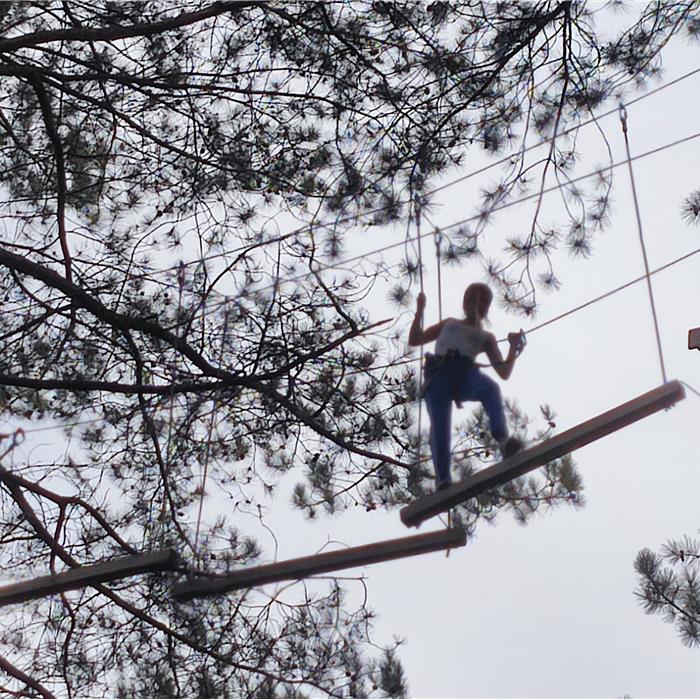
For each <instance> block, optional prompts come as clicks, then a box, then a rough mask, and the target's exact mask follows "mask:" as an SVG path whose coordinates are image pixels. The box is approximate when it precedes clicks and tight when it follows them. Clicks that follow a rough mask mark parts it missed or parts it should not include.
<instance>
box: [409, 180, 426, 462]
mask: <svg viewBox="0 0 700 700" xmlns="http://www.w3.org/2000/svg"><path fill="white" fill-rule="evenodd" d="M411 201H413V202H414V215H415V219H416V237H417V240H418V280H419V282H420V293H421V294H424V291H423V248H422V246H421V240H422V236H421V230H420V224H421V205H420V201H419V199H418V198H417V197H416V198H415V200H414V198H413V188H411ZM409 221H410V216H409ZM424 314H425V309H423V311H421V318H420V330H421V333H422V332H423V316H424ZM419 348H420V349H419V353H420V354H419V357H420V363H419V365H418V448H417V451H418V462H420V461H421V457H422V455H421V452H422V449H423V344H422V343H421V345H420V346H419Z"/></svg>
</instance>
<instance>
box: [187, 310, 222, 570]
mask: <svg viewBox="0 0 700 700" xmlns="http://www.w3.org/2000/svg"><path fill="white" fill-rule="evenodd" d="M227 332H228V309H226V310H225V311H224V328H223V335H222V338H221V348H220V350H219V364H221V363H222V361H223V357H224V347H225V345H226V334H227ZM217 393H218V392H214V397H213V399H212V406H211V420H210V421H209V430H208V431H207V447H206V452H205V453H204V473H203V474H202V484H201V486H200V489H201V493H200V494H199V508H198V511H197V527H196V529H195V533H194V553H195V557H197V559H199V558H200V556H199V529H200V526H201V524H202V509H203V507H204V491H205V489H206V487H207V476H208V473H209V456H210V454H211V436H212V434H213V433H214V424H215V422H216V399H217Z"/></svg>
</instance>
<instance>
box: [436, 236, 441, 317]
mask: <svg viewBox="0 0 700 700" xmlns="http://www.w3.org/2000/svg"><path fill="white" fill-rule="evenodd" d="M441 247H442V233H440V231H439V229H437V228H436V229H435V263H436V265H437V282H438V316H439V320H440V321H442V258H441V250H440V249H441Z"/></svg>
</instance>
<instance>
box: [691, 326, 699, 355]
mask: <svg viewBox="0 0 700 700" xmlns="http://www.w3.org/2000/svg"><path fill="white" fill-rule="evenodd" d="M688 350H700V328H691V329H690V330H689V331H688Z"/></svg>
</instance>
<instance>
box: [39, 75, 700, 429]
mask: <svg viewBox="0 0 700 700" xmlns="http://www.w3.org/2000/svg"><path fill="white" fill-rule="evenodd" d="M697 73H700V68H697V69H694V70H693V71H690V72H688V73H686V74H684V75H683V76H680V77H679V78H676V79H675V80H673V81H670V82H669V83H666V84H664V85H662V86H660V87H659V88H656V89H654V90H652V91H649V92H647V93H645V94H644V95H641V96H639V97H637V98H634V99H633V100H630V101H628V103H627V104H628V105H631V104H634V103H636V102H639V101H640V100H643V99H645V98H646V97H649V96H651V95H653V94H656V93H658V92H660V91H661V90H664V89H666V88H667V87H670V86H672V85H675V84H677V83H678V82H680V81H682V80H685V79H686V78H689V77H691V76H693V75H695V74H697ZM618 110H619V108H615V109H613V110H609V111H608V112H605V113H603V114H602V115H598V116H597V117H595V118H591V119H590V120H588V121H586V122H583V123H582V124H580V125H578V126H577V127H574V128H572V129H569V130H566V131H564V132H562V134H561V135H564V134H566V133H569V132H570V131H572V130H574V129H576V128H581V126H585V125H587V124H589V123H592V122H593V121H595V120H597V119H600V118H603V117H606V116H609V115H610V114H613V113H614V112H615V111H618ZM698 137H700V132H696V133H694V134H691V135H689V136H686V137H683V138H681V139H677V140H675V141H672V142H669V143H666V144H663V145H662V146H659V147H656V148H653V149H651V150H649V151H646V152H643V153H640V154H638V155H635V156H631V155H630V153H629V151H628V157H627V159H625V160H621V161H619V162H617V163H613V164H610V165H608V166H605V167H603V168H597V169H596V170H594V171H592V172H589V173H587V174H585V175H582V176H579V177H577V178H573V179H572V180H570V181H569V182H568V183H565V184H557V185H555V186H552V187H550V188H545V189H543V190H542V191H541V192H537V193H533V194H530V195H525V196H523V197H521V198H518V199H517V200H512V201H509V202H506V203H504V204H502V205H499V206H497V207H494V209H493V210H492V211H493V212H494V213H496V212H499V211H502V210H504V209H507V208H509V207H511V206H516V205H518V204H521V203H523V202H526V201H528V200H530V199H532V198H534V197H537V196H540V194H547V193H550V192H552V191H556V190H559V189H562V188H563V187H565V186H569V185H571V184H575V183H576V182H580V181H582V180H584V179H587V178H589V177H593V176H595V175H598V174H599V173H601V172H606V171H611V170H613V169H615V168H618V167H620V166H621V165H625V164H628V165H630V164H631V163H632V162H634V161H636V160H640V159H642V158H646V157H648V156H651V155H655V154H657V153H660V152H662V151H664V150H666V149H669V148H673V147H675V146H678V145H681V144H684V143H687V142H689V141H691V140H693V139H696V138H698ZM546 142H547V140H545V141H543V142H540V143H537V144H534V145H532V146H530V147H528V148H527V149H525V150H530V149H533V148H536V147H538V146H540V145H542V144H543V143H546ZM511 157H512V156H509V157H508V158H507V159H501V160H500V161H497V162H495V163H492V164H489V165H488V166H485V167H484V168H480V169H478V170H475V171H473V172H471V173H469V174H467V175H465V176H462V177H460V178H457V179H456V180H453V181H451V182H450V183H446V184H445V185H441V186H439V187H437V188H434V189H432V190H430V191H429V192H428V194H434V193H436V192H439V191H442V190H444V189H446V188H447V187H451V186H453V185H455V184H458V183H460V182H463V181H465V180H466V179H468V178H470V177H473V176H475V175H477V174H481V173H483V172H485V171H486V170H488V169H490V168H493V167H496V166H497V165H499V164H502V163H504V162H506V160H508V159H510V158H511ZM373 211H381V209H378V210H373ZM371 213H373V212H372V211H370V212H365V213H363V214H359V215H353V216H349V217H345V219H339V220H336V222H334V223H335V224H338V223H342V222H348V221H352V220H357V219H359V218H362V216H366V215H368V214H371ZM478 217H479V215H478V214H477V215H474V216H471V217H468V218H466V219H463V220H460V221H457V222H453V223H451V224H448V225H446V226H443V227H441V231H442V232H444V231H448V230H450V229H453V228H457V227H459V226H463V225H464V224H466V223H469V222H471V221H474V220H476V219H477V218H478ZM316 225H318V224H316ZM313 226H314V224H311V225H309V226H306V227H301V228H299V229H296V230H295V231H293V232H290V233H287V234H284V235H282V236H278V237H276V238H275V239H270V240H269V241H265V244H267V243H272V242H275V241H279V242H281V241H283V240H286V239H288V238H290V237H292V236H294V235H298V234H299V233H300V232H303V231H304V230H305V229H307V228H309V229H310V228H312V227H313ZM431 233H432V235H435V231H433V232H430V233H422V232H421V231H420V230H418V231H417V235H416V236H415V237H414V238H413V239H409V240H413V241H415V242H417V243H419V244H420V241H421V240H422V238H423V237H424V236H428V235H431ZM404 244H405V241H404V242H400V243H392V244H388V245H386V246H382V247H380V248H376V249H374V250H372V251H368V252H365V253H363V254H361V255H357V256H353V257H350V258H347V259H345V260H343V261H339V262H336V263H332V264H328V265H325V264H322V263H320V264H319V267H321V269H323V270H325V269H334V268H337V267H339V266H341V265H347V264H349V263H352V262H356V261H358V260H361V259H363V258H365V257H367V256H370V255H376V254H378V253H383V252H386V251H388V250H392V249H394V248H396V247H398V246H400V245H404ZM259 245H261V244H255V243H253V244H248V245H245V246H241V247H239V248H236V249H233V250H231V251H226V252H224V253H218V254H214V255H212V256H204V257H202V258H201V259H198V260H196V261H192V262H190V263H186V262H180V263H178V265H177V266H173V268H166V269H164V270H159V271H157V274H161V273H165V272H167V271H169V270H172V269H181V268H182V267H186V266H188V265H191V264H202V262H205V261H208V260H211V259H213V258H215V257H222V256H224V255H229V254H233V253H235V252H240V251H242V250H245V249H247V248H251V247H257V246H259ZM698 252H700V249H698V250H695V251H692V252H691V253H688V254H687V255H684V256H681V257H680V258H677V259H676V260H674V261H671V262H670V263H668V264H666V265H663V266H661V267H659V268H656V269H655V270H652V271H649V272H648V273H647V274H648V275H654V274H656V273H658V272H660V271H662V270H664V269H667V268H668V267H670V266H672V265H675V264H677V263H679V262H681V261H683V260H685V259H686V258H688V257H690V256H692V255H695V254H697V253H698ZM308 274H309V273H304V274H301V275H297V276H295V277H291V278H284V277H280V278H279V280H278V281H276V283H275V284H279V283H280V282H284V281H287V282H289V281H297V280H299V279H303V278H304V277H306V276H308ZM421 277H422V270H421ZM644 279H647V275H644V276H642V277H639V278H637V279H635V280H632V281H630V282H628V283H626V284H624V285H622V286H620V287H617V288H615V289H613V290H610V291H609V292H606V293H605V294H603V295H601V296H599V297H596V298H595V299H592V300H590V301H588V302H586V303H584V304H582V305H580V306H578V307H575V308H574V309H571V310H569V311H567V312H565V313H563V314H560V315H559V316H557V317H555V318H553V319H549V320H548V321H546V322H544V323H542V324H539V325H537V326H534V327H532V328H530V329H529V330H527V331H526V332H527V333H528V334H529V333H532V332H534V331H536V330H539V329H540V328H543V327H545V326H547V325H549V324H551V323H554V322H555V321H558V320H560V319H561V318H564V317H566V316H568V315H570V314H572V313H575V312H576V311H579V310H581V309H583V308H585V307H587V306H590V305H591V304H594V303H596V302H598V301H601V300H602V299H605V298H607V297H608V296H611V295H612V294H615V293H617V292H619V291H622V290H623V289H625V288H627V287H629V286H631V285H633V284H636V283H637V282H639V281H642V280H644ZM421 281H422V280H421ZM263 289H265V288H263ZM224 303H225V302H224ZM415 361H416V360H415V359H408V360H401V361H398V362H394V363H390V364H388V365H383V366H381V365H380V366H375V367H373V368H369V369H371V370H377V369H384V368H389V367H395V366H400V365H401V364H409V363H412V362H415ZM366 371H368V370H364V369H363V370H354V371H352V372H349V373H348V374H350V373H353V374H354V373H360V372H366ZM102 420H103V419H100V418H96V419H88V420H82V421H75V422H70V423H64V424H59V425H55V426H46V427H40V428H27V429H26V430H25V432H26V433H34V432H45V431H49V430H56V429H67V428H72V427H77V426H81V425H88V424H94V423H97V422H100V421H102Z"/></svg>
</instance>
